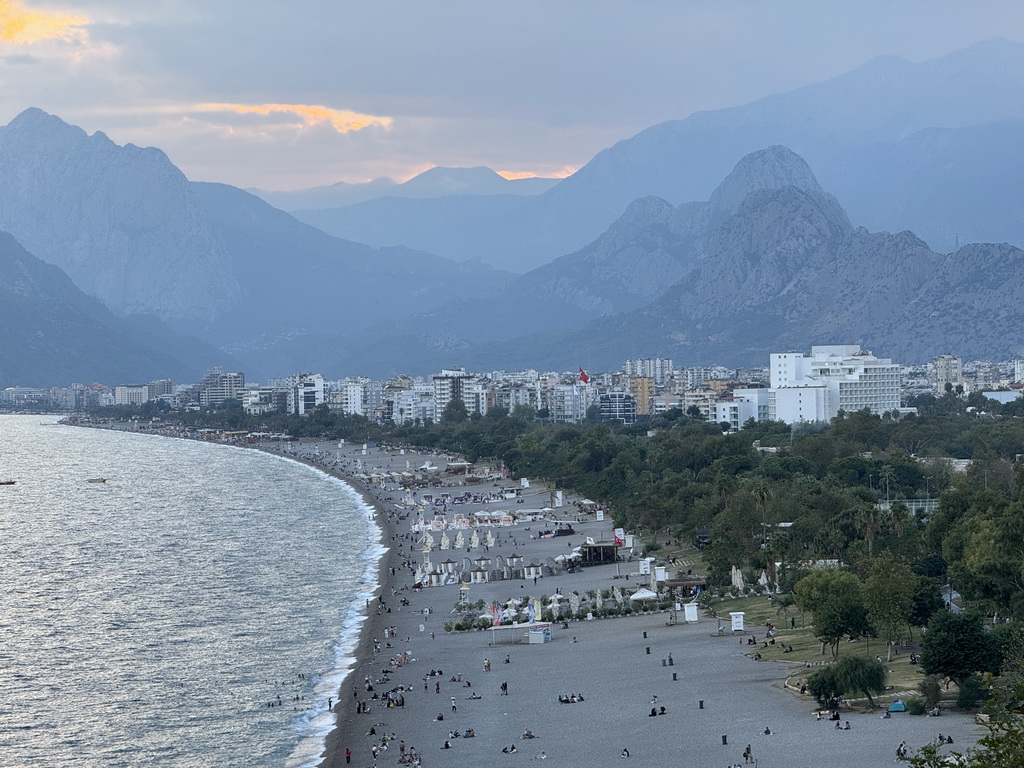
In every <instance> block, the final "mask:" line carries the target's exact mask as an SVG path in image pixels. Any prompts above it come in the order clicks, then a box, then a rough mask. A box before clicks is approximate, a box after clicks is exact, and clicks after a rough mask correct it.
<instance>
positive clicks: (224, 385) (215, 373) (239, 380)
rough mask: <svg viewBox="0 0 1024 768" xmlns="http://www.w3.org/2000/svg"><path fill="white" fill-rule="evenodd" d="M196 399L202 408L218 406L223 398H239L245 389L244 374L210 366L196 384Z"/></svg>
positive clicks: (222, 401)
mask: <svg viewBox="0 0 1024 768" xmlns="http://www.w3.org/2000/svg"><path fill="white" fill-rule="evenodd" d="M196 389H197V392H196V400H197V401H198V402H199V405H201V406H202V407H204V408H218V407H220V406H221V405H222V404H223V403H224V401H225V400H238V399H240V396H241V393H242V390H244V389H245V374H244V373H241V372H228V371H225V370H224V369H223V368H221V367H220V366H217V367H216V368H211V369H210V371H209V373H207V374H206V376H204V377H203V380H202V381H200V382H199V383H198V384H197V385H196Z"/></svg>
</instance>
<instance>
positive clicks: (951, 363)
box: [931, 355, 964, 395]
mask: <svg viewBox="0 0 1024 768" xmlns="http://www.w3.org/2000/svg"><path fill="white" fill-rule="evenodd" d="M931 369H932V370H931V373H932V375H931V384H932V391H933V392H935V393H936V394H937V395H942V394H944V393H945V392H946V384H949V385H950V388H951V389H955V388H956V387H958V386H963V383H964V364H963V360H961V359H960V358H959V357H956V356H955V355H939V356H938V357H936V358H935V359H934V360H932V364H931Z"/></svg>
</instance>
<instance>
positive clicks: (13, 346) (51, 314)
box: [0, 232, 234, 387]
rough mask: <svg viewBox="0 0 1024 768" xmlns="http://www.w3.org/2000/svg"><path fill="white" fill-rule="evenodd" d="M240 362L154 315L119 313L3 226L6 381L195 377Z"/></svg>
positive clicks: (38, 383)
mask: <svg viewBox="0 0 1024 768" xmlns="http://www.w3.org/2000/svg"><path fill="white" fill-rule="evenodd" d="M233 362H234V361H233V360H232V359H231V358H230V357H227V356H225V355H224V354H223V353H222V352H220V351H219V350H216V349H214V348H213V347H211V346H209V345H206V344H203V343H202V342H200V341H198V340H196V339H191V338H187V337H183V336H179V335H177V334H174V333H173V332H171V331H170V330H169V329H167V328H166V327H164V326H162V325H161V324H160V323H159V322H158V321H155V320H153V319H152V318H128V319H122V318H118V317H115V316H114V315H113V314H112V313H111V312H110V310H108V309H107V308H106V307H104V306H103V305H102V304H101V303H100V302H99V301H97V300H96V299H94V298H91V297H89V296H86V295H85V294H84V293H82V292H81V291H80V290H78V288H76V287H75V285H74V283H72V282H71V279H70V278H69V277H68V276H67V275H66V274H64V272H62V271H61V270H60V268H59V267H56V266H54V265H52V264H47V263H45V262H43V261H41V260H40V259H37V258H36V257H35V256H33V255H32V254H30V253H29V252H28V251H26V250H25V249H24V248H23V247H22V246H21V244H20V243H18V241H17V240H15V239H14V237H12V236H11V235H9V234H7V233H6V232H0V387H9V386H35V387H48V386H66V385H68V384H71V383H73V382H81V383H85V384H88V383H91V382H93V381H102V382H104V383H107V384H110V385H111V386H113V385H117V384H127V383H140V382H145V381H152V380H153V379H156V378H161V377H169V378H172V379H174V380H176V381H196V380H198V379H199V378H201V377H202V375H203V373H204V372H205V371H206V370H207V369H208V368H210V367H211V366H213V365H215V364H223V365H228V366H230V365H232V363H233Z"/></svg>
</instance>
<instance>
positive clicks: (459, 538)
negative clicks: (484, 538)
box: [455, 531, 466, 549]
mask: <svg viewBox="0 0 1024 768" xmlns="http://www.w3.org/2000/svg"><path fill="white" fill-rule="evenodd" d="M464 546H466V537H465V536H463V535H462V531H459V532H458V533H457V534H455V548H456V549H462V548H463V547H464Z"/></svg>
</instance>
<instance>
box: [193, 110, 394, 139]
mask: <svg viewBox="0 0 1024 768" xmlns="http://www.w3.org/2000/svg"><path fill="white" fill-rule="evenodd" d="M193 109H194V110H195V111H198V112H237V113H239V114H243V115H244V114H256V115H270V114H273V113H285V114H291V115H295V116H296V117H298V118H299V121H300V125H301V126H311V125H317V124H320V123H329V124H330V125H331V126H332V127H333V128H334V130H336V131H337V132H338V133H348V132H349V131H359V130H362V129H363V128H367V127H369V126H372V125H376V126H380V127H382V128H388V127H390V126H391V123H392V119H391V118H390V117H378V116H376V115H361V114H359V113H358V112H350V111H349V110H345V109H332V108H330V107H322V106H319V105H315V104H217V103H209V104H197V105H195V106H194V107H193Z"/></svg>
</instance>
